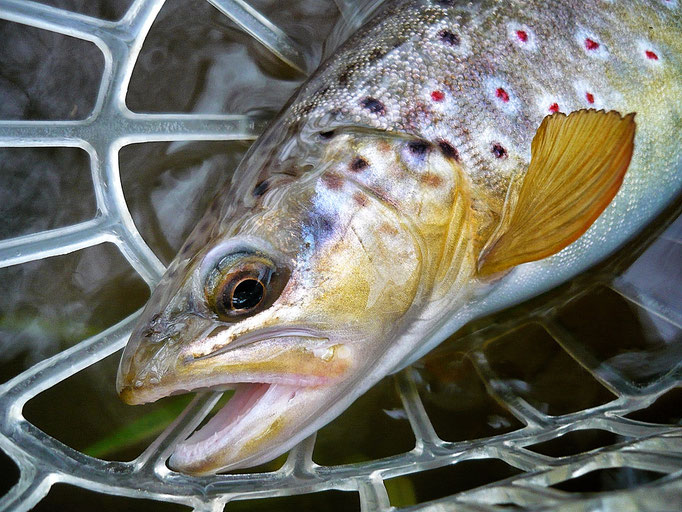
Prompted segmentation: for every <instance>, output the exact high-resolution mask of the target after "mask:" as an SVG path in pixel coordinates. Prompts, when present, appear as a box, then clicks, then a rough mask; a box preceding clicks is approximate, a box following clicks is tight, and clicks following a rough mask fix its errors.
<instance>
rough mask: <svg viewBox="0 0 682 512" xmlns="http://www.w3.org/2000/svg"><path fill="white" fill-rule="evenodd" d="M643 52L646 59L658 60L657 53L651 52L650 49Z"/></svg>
mask: <svg viewBox="0 0 682 512" xmlns="http://www.w3.org/2000/svg"><path fill="white" fill-rule="evenodd" d="M644 53H645V54H646V58H647V59H651V60H658V55H656V54H655V53H654V52H652V51H651V50H647V51H646V52H644Z"/></svg>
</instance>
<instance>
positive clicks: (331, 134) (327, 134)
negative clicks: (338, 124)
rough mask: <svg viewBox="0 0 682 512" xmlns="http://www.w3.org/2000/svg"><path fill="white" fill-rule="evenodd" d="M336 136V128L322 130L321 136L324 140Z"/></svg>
mask: <svg viewBox="0 0 682 512" xmlns="http://www.w3.org/2000/svg"><path fill="white" fill-rule="evenodd" d="M332 137H334V130H329V131H326V132H320V138H321V139H324V140H329V139H331V138H332Z"/></svg>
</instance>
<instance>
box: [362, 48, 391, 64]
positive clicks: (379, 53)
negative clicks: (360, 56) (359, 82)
mask: <svg viewBox="0 0 682 512" xmlns="http://www.w3.org/2000/svg"><path fill="white" fill-rule="evenodd" d="M387 53H388V52H387V51H386V50H384V49H383V48H374V50H372V51H371V52H369V54H368V55H367V60H368V61H369V62H374V61H375V60H377V59H380V58H381V57H383V56H384V55H386V54H387Z"/></svg>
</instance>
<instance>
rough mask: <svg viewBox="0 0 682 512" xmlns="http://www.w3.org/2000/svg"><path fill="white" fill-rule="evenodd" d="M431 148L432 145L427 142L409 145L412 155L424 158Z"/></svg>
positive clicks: (414, 142)
mask: <svg viewBox="0 0 682 512" xmlns="http://www.w3.org/2000/svg"><path fill="white" fill-rule="evenodd" d="M430 147H431V144H429V143H428V142H427V141H425V140H413V141H410V142H408V143H407V148H408V149H409V150H410V153H412V154H413V155H416V156H424V155H425V154H426V152H427V151H428V150H429V148H430Z"/></svg>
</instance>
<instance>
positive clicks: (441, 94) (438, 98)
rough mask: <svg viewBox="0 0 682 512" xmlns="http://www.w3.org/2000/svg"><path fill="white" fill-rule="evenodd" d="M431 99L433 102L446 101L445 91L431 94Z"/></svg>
mask: <svg viewBox="0 0 682 512" xmlns="http://www.w3.org/2000/svg"><path fill="white" fill-rule="evenodd" d="M431 99H432V100H433V101H443V100H444V99H445V93H444V92H443V91H433V92H432V93H431Z"/></svg>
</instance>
